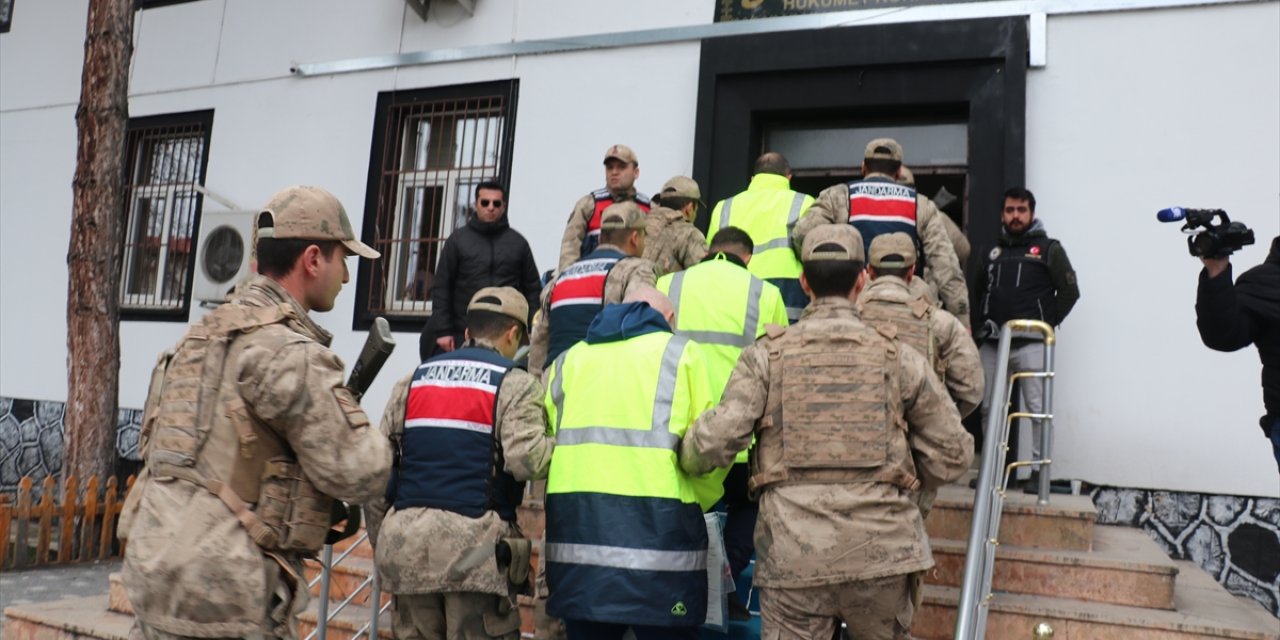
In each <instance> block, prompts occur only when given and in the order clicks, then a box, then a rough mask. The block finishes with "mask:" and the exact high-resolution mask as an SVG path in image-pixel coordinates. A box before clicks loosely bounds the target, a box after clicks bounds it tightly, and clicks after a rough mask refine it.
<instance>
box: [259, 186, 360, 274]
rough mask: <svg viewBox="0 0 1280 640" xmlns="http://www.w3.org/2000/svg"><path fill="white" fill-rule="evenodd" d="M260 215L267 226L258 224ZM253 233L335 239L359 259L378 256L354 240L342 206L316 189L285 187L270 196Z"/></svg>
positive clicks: (327, 193) (336, 200) (270, 236)
mask: <svg viewBox="0 0 1280 640" xmlns="http://www.w3.org/2000/svg"><path fill="white" fill-rule="evenodd" d="M263 216H270V218H269V222H270V224H268V225H263V224H262V220H263ZM256 231H257V233H258V237H259V238H277V239H280V240H287V239H297V240H336V241H338V242H341V243H342V246H344V247H346V248H347V251H348V252H350V253H352V254H354V255H358V256H360V257H362V258H369V259H370V260H375V259H377V258H379V257H381V256H382V254H381V253H378V252H377V251H374V250H373V247H370V246H369V245H367V244H365V243H363V242H360V241H359V240H357V239H356V232H355V230H354V229H353V228H352V227H351V219H350V218H348V217H347V211H346V209H343V208H342V203H341V202H338V199H337V198H335V197H334V196H333V194H332V193H329V192H328V191H325V190H324V189H321V188H320V187H305V186H301V185H297V186H292V187H286V188H285V189H283V190H281V191H280V192H279V193H277V194H276V195H274V196H272V197H271V201H270V202H268V203H267V205H266V206H265V207H263V208H262V210H261V211H260V212H259V213H258V229H257V230H256Z"/></svg>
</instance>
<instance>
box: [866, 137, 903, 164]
mask: <svg viewBox="0 0 1280 640" xmlns="http://www.w3.org/2000/svg"><path fill="white" fill-rule="evenodd" d="M862 157H863V158H876V159H878V160H897V161H898V162H902V145H900V144H898V141H897V140H894V139H893V138H876V139H875V140H872V141H871V142H868V143H867V150H866V152H864V153H863V154H862Z"/></svg>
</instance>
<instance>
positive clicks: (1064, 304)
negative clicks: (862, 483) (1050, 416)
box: [973, 187, 1080, 488]
mask: <svg viewBox="0 0 1280 640" xmlns="http://www.w3.org/2000/svg"><path fill="white" fill-rule="evenodd" d="M1000 225H1001V228H1000V239H999V240H998V241H997V243H996V246H995V248H993V249H991V251H990V252H988V253H987V254H986V255H985V256H983V258H982V271H981V272H979V275H978V277H977V278H976V280H977V282H976V283H975V284H976V286H977V294H978V295H977V296H976V299H977V301H978V309H977V313H975V314H974V315H975V316H976V317H977V318H978V322H977V323H976V324H975V325H974V332H973V333H974V336H975V337H976V338H978V340H979V349H978V353H979V355H980V356H981V357H982V368H983V370H984V371H985V372H986V385H987V386H986V389H987V393H986V397H985V398H984V399H983V401H982V418H983V420H982V423H983V424H984V425H985V424H986V422H987V421H986V416H987V412H988V411H989V410H990V408H991V388H992V378H993V377H994V376H995V371H996V366H997V364H998V363H997V362H996V356H997V354H998V351H999V342H998V341H999V339H1000V329H1001V327H1003V326H1004V323H1006V322H1008V321H1009V320H1015V319H1029V320H1043V321H1044V322H1047V323H1049V325H1050V326H1054V327H1056V326H1058V325H1059V324H1062V321H1063V320H1065V319H1066V317H1067V314H1068V313H1070V312H1071V308H1072V307H1073V306H1075V304H1076V300H1079V299H1080V288H1079V286H1077V284H1076V272H1075V270H1073V269H1072V268H1071V261H1070V260H1068V259H1067V252H1066V250H1065V249H1063V248H1062V243H1060V242H1058V241H1057V240H1054V239H1053V238H1050V237H1049V236H1048V234H1046V233H1045V230H1044V224H1043V223H1041V222H1040V220H1039V218H1036V197H1035V195H1034V194H1032V193H1031V192H1030V191H1028V190H1027V189H1023V188H1021V187H1014V188H1012V189H1009V190H1008V191H1005V193H1004V208H1003V209H1002V210H1001V213H1000ZM1043 369H1044V345H1043V343H1042V342H1040V341H1037V340H1035V339H1033V338H1031V337H1030V336H1028V337H1026V338H1023V337H1021V336H1019V335H1018V334H1014V340H1013V343H1012V345H1011V347H1010V350H1009V373H1011V374H1012V373H1015V372H1017V371H1042V370H1043ZM1018 385H1019V392H1020V393H1021V394H1022V403H1023V406H1024V407H1025V409H1026V410H1027V411H1030V412H1031V413H1041V410H1042V409H1043V407H1044V383H1043V381H1041V380H1038V379H1026V380H1022V381H1021V382H1019V383H1018ZM1040 439H1041V430H1040V429H1039V428H1036V429H1034V430H1033V440H1034V441H1033V443H1032V449H1031V455H1032V457H1034V458H1035V459H1037V460H1038V459H1039V458H1040V452H1041V441H1040ZM1010 440H1011V441H1012V440H1013V437H1012V435H1011V437H1010ZM1032 477H1033V481H1034V478H1035V474H1033V475H1032ZM1032 486H1034V482H1032V483H1029V484H1028V488H1030V487H1032Z"/></svg>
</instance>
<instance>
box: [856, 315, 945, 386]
mask: <svg viewBox="0 0 1280 640" xmlns="http://www.w3.org/2000/svg"><path fill="white" fill-rule="evenodd" d="M859 307H860V311H859V314H858V315H859V317H860V318H862V321H863V322H865V323H866V324H867V325H869V326H872V327H876V328H877V329H878V328H880V327H883V326H889V327H893V328H894V332H895V333H896V336H895V337H896V338H897V339H898V340H900V341H901V342H902V343H903V344H906V345H908V346H910V347H912V348H914V349H915V350H916V351H919V352H920V355H923V356H924V357H925V358H926V359H927V360H928V361H929V366H931V367H933V370H934V372H935V373H937V374H938V377H939V378H941V379H943V381H944V382H945V381H946V380H945V376H944V373H945V372H946V363H944V362H943V361H942V354H941V353H939V352H938V344H937V338H936V337H935V336H934V335H933V306H932V305H930V304H929V302H928V301H927V300H924V299H923V298H914V299H912V300H910V301H908V302H905V303H903V302H893V301H889V300H878V299H875V298H871V299H869V300H867V301H865V302H863V303H860V304H859Z"/></svg>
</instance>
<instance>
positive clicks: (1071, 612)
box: [3, 486, 1280, 640]
mask: <svg viewBox="0 0 1280 640" xmlns="http://www.w3.org/2000/svg"><path fill="white" fill-rule="evenodd" d="M534 495H536V494H534ZM972 504H973V491H972V490H970V489H964V488H961V487H959V486H949V487H945V488H944V489H943V490H942V491H941V492H939V494H938V499H937V501H936V503H935V504H934V507H933V511H932V513H931V514H930V515H929V519H928V522H927V528H928V530H929V535H930V543H931V545H932V547H933V553H934V560H935V562H936V565H937V566H936V567H935V568H934V569H933V570H932V571H930V572H929V574H928V575H927V576H926V580H925V581H926V587H925V593H924V605H923V607H922V608H921V610H920V611H917V612H916V616H915V624H914V626H913V628H912V633H913V634H914V635H915V637H917V638H920V639H921V640H943V639H949V638H951V637H952V634H953V630H954V627H955V620H956V605H957V603H958V602H959V598H960V594H959V589H958V588H957V586H958V585H959V584H960V577H961V572H962V571H963V567H964V553H965V540H966V539H967V538H968V535H969V517H970V509H971V508H972ZM519 518H520V524H521V528H522V530H523V531H524V532H525V533H526V535H529V536H531V537H540V535H541V532H542V529H543V524H542V523H543V514H542V504H541V502H540V501H538V500H536V499H533V498H528V499H526V501H525V505H524V506H523V507H521V509H520V511H519ZM1096 518H1097V512H1096V511H1095V509H1094V507H1093V504H1092V502H1090V500H1089V499H1088V498H1087V497H1084V496H1061V495H1055V496H1053V502H1052V504H1051V505H1049V506H1044V507H1040V506H1036V504H1035V497H1034V496H1029V495H1023V494H1021V493H1011V494H1010V495H1009V497H1008V499H1007V501H1006V503H1005V507H1004V515H1003V518H1002V520H1001V525H1000V537H1001V540H1002V545H1001V548H1000V552H999V553H998V554H997V559H996V566H995V573H994V579H993V583H994V591H995V593H996V595H995V596H994V598H993V599H992V600H991V603H990V614H989V620H988V625H987V638H988V639H990V640H1005V639H1008V640H1028V639H1030V638H1032V637H1033V631H1032V630H1033V628H1034V627H1035V626H1036V625H1037V624H1040V623H1048V624H1049V625H1051V626H1052V627H1053V629H1054V635H1053V638H1054V640H1110V639H1124V640H1191V639H1201V638H1232V639H1238V640H1280V620H1277V619H1276V618H1273V617H1271V616H1270V615H1269V614H1268V613H1267V612H1266V611H1265V610H1263V609H1262V607H1260V606H1258V605H1257V604H1256V603H1254V602H1253V601H1251V600H1247V599H1243V598H1237V597H1235V596H1232V595H1230V594H1228V593H1227V592H1226V591H1225V590H1224V589H1223V588H1222V587H1221V586H1220V585H1218V583H1217V582H1215V581H1214V580H1213V578H1212V577H1210V576H1209V575H1208V574H1207V573H1205V572H1204V571H1203V570H1201V569H1200V568H1199V567H1197V566H1195V565H1194V564H1191V563H1188V562H1177V561H1173V560H1170V559H1169V558H1168V557H1167V556H1165V555H1164V553H1163V552H1162V551H1161V550H1160V548H1159V547H1158V546H1157V545H1156V543H1155V542H1154V541H1153V540H1151V539H1150V538H1148V537H1147V534H1146V533H1145V532H1143V531H1141V530H1138V529H1131V528H1128V527H1110V526H1101V525H1097V524H1095V520H1096ZM352 540H354V538H353V539H352ZM350 544H351V543H350V542H344V543H340V544H339V545H337V546H336V547H335V554H334V555H335V557H336V556H337V555H338V554H339V553H340V552H341V551H342V550H343V549H345V548H346V545H350ZM539 549H540V545H539V544H535V548H534V553H535V556H534V566H535V567H536V566H537V556H536V554H537V552H538V550H539ZM372 567H373V556H372V549H371V548H370V547H369V546H368V543H362V544H360V545H358V546H356V548H355V549H354V550H353V551H352V553H351V555H350V556H349V557H348V558H347V559H346V560H344V561H343V563H342V564H340V565H338V566H337V567H336V568H335V570H334V571H333V574H332V576H331V583H330V593H329V597H330V602H331V605H330V608H331V610H332V607H333V606H336V604H337V603H338V602H341V601H342V600H343V599H345V598H346V597H347V596H349V595H350V594H351V593H352V591H353V590H354V589H355V588H356V587H357V586H358V585H359V584H360V583H361V582H362V581H363V580H364V579H365V577H367V576H368V575H369V572H370V571H371V570H372ZM319 570H320V567H319V564H318V563H310V564H309V566H308V568H307V574H308V577H309V578H311V577H315V576H316V575H318V572H319ZM312 595H313V598H312V602H311V605H310V606H309V608H308V609H307V611H306V612H304V613H303V614H302V616H301V624H300V629H299V631H300V634H301V635H300V638H306V637H307V635H308V634H310V633H311V632H312V631H313V630H314V629H315V626H316V620H317V608H318V604H319V598H318V596H319V588H318V586H317V587H316V588H313V589H312ZM389 598H390V596H389V595H387V594H383V595H382V596H381V598H380V602H382V603H386V602H387V601H388V600H389ZM370 604H371V603H370V596H369V595H368V593H367V592H366V593H365V594H362V595H358V596H357V597H355V598H354V599H353V600H352V602H351V604H350V605H348V606H347V608H346V609H344V610H343V611H342V612H341V613H339V614H338V615H337V617H336V618H335V619H334V620H333V621H332V622H331V623H330V624H329V627H328V630H327V634H326V640H352V639H354V638H355V635H356V632H357V630H359V629H360V628H361V627H363V626H364V625H366V624H367V623H368V622H369V617H370V615H371V610H370ZM520 605H521V614H522V618H523V625H522V627H521V631H522V635H523V636H524V637H532V636H533V615H532V610H533V601H532V599H531V598H527V597H523V596H522V597H521V598H520ZM5 615H6V621H5V628H4V633H3V636H4V638H6V639H10V638H11V639H13V640H26V639H28V638H30V639H35V638H39V639H41V640H45V639H57V640H62V639H66V640H71V639H74V638H101V639H103V640H126V637H127V635H128V630H129V627H130V625H131V624H132V610H131V609H130V607H129V603H128V599H127V598H126V597H125V594H124V589H123V585H122V584H121V583H120V580H119V577H118V576H113V577H112V580H111V584H110V591H109V593H108V594H106V595H102V596H94V597H89V598H79V599H70V600H61V601H57V602H50V603H44V604H38V605H25V606H22V607H11V608H9V609H7V610H6V611H5ZM740 631H742V630H741V629H735V633H734V634H733V635H732V636H731V637H746V636H744V635H742V634H741V633H739V632H740ZM378 635H379V637H380V638H386V639H390V638H392V637H393V636H392V628H391V618H390V615H389V613H384V614H383V616H382V617H381V618H380V620H379V633H378ZM703 635H704V637H712V636H713V635H718V634H703ZM720 637H724V636H720Z"/></svg>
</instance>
